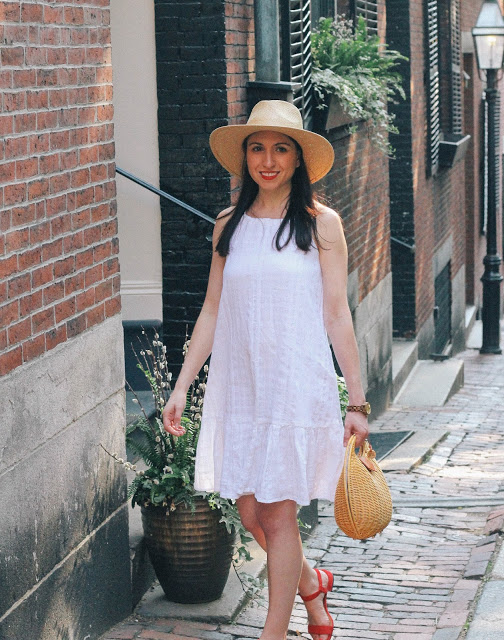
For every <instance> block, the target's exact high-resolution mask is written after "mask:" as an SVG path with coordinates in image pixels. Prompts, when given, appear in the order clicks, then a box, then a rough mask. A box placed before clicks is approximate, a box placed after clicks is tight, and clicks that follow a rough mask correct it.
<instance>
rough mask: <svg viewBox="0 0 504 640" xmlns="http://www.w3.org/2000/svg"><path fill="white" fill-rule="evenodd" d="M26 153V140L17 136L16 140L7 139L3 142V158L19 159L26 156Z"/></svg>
mask: <svg viewBox="0 0 504 640" xmlns="http://www.w3.org/2000/svg"><path fill="white" fill-rule="evenodd" d="M27 152H28V138H27V137H26V136H19V137H17V138H7V139H6V141H5V157H6V158H19V157H20V156H26V154H27Z"/></svg>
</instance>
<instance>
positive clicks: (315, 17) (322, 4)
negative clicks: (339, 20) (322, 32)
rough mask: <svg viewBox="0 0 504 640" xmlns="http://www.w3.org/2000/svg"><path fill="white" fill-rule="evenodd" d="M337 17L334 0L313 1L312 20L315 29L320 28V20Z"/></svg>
mask: <svg viewBox="0 0 504 640" xmlns="http://www.w3.org/2000/svg"><path fill="white" fill-rule="evenodd" d="M335 15H336V11H335V2H334V0H312V3H311V20H312V27H313V29H316V28H317V27H318V23H319V20H320V18H334V17H335Z"/></svg>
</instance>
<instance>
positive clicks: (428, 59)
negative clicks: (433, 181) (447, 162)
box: [425, 0, 441, 175]
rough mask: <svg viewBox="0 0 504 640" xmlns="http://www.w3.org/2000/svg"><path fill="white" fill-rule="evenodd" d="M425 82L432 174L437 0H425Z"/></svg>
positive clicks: (437, 132)
mask: <svg viewBox="0 0 504 640" xmlns="http://www.w3.org/2000/svg"><path fill="white" fill-rule="evenodd" d="M425 9H426V11H425V16H426V20H425V35H426V37H425V41H426V48H425V66H426V69H425V76H426V78H425V84H426V93H427V101H428V114H427V174H428V175H434V174H435V173H436V172H437V169H438V166H439V141H440V136H441V121H440V86H439V84H440V83H439V21H438V0H425Z"/></svg>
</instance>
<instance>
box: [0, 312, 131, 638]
mask: <svg viewBox="0 0 504 640" xmlns="http://www.w3.org/2000/svg"><path fill="white" fill-rule="evenodd" d="M123 358H124V356H123V340H122V326H121V318H120V316H119V315H117V316H114V317H113V318H110V319H108V320H107V321H105V322H104V323H102V324H100V325H97V326H95V327H93V328H92V329H90V330H89V331H85V332H84V333H82V334H80V335H79V336H77V337H76V338H74V339H73V340H70V341H68V342H65V343H62V344H61V345H59V346H58V347H56V348H55V349H53V350H52V351H50V352H48V353H46V354H44V355H43V356H41V357H40V358H38V359H36V360H34V361H32V362H30V363H28V364H27V365H24V366H23V367H19V368H18V369H16V370H14V371H13V373H12V374H9V375H7V376H5V377H4V378H3V379H0V416H1V417H2V418H1V420H2V424H1V429H0V512H1V513H2V518H1V521H0V603H1V604H0V637H1V638H2V640H19V638H37V639H38V640H60V639H61V640H63V638H65V639H68V638H75V639H77V638H87V639H88V640H92V639H94V638H98V637H99V635H100V634H101V633H103V631H104V630H105V629H107V628H108V627H110V626H111V625H112V624H113V623H114V622H116V621H117V620H120V619H122V618H124V617H125V616H126V615H128V614H129V613H130V611H131V578H130V561H129V549H128V516H127V508H126V506H125V505H124V501H125V489H126V479H125V475H124V472H123V471H122V468H121V467H120V466H119V465H117V464H116V463H114V461H113V460H112V459H111V458H110V456H108V455H107V454H106V453H105V451H104V450H103V449H102V448H101V447H100V444H103V445H104V446H105V447H106V448H107V449H108V450H109V451H111V452H112V451H114V452H117V453H118V454H120V455H121V454H124V428H125V393H124V359H123Z"/></svg>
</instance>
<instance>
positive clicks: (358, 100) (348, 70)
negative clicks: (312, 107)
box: [311, 17, 407, 155]
mask: <svg viewBox="0 0 504 640" xmlns="http://www.w3.org/2000/svg"><path fill="white" fill-rule="evenodd" d="M311 45H312V56H313V72H312V81H313V85H314V88H315V97H316V99H317V102H318V108H319V109H325V108H327V105H328V102H329V99H330V96H331V95H335V96H337V98H338V99H339V102H340V104H341V106H342V107H343V108H344V109H345V111H347V113H348V114H349V115H350V116H351V117H352V118H355V120H365V121H367V122H368V124H369V128H370V134H371V136H372V139H373V141H374V143H375V145H376V146H377V148H378V149H380V150H381V151H383V152H384V153H386V154H388V155H392V154H393V149H392V147H391V146H390V143H389V141H388V135H387V134H388V133H398V130H397V128H396V127H395V126H394V124H393V121H394V115H393V114H390V113H389V112H388V110H387V104H388V103H389V102H395V101H396V100H395V97H396V96H397V95H399V96H401V97H402V98H404V97H405V94H404V90H403V87H402V78H401V75H400V74H399V72H398V71H397V70H396V69H397V66H398V64H399V63H400V61H401V60H407V58H405V57H404V56H403V55H401V54H400V53H398V52H397V51H393V50H391V49H388V48H387V46H386V45H384V44H383V43H381V42H380V39H379V37H378V36H376V35H370V34H368V32H367V28H366V22H365V20H364V19H363V18H362V17H360V18H359V20H358V23H357V26H356V27H355V30H354V29H353V25H352V23H351V22H350V21H347V20H344V19H342V18H337V19H336V20H334V21H333V20H332V18H321V20H320V23H319V28H318V29H317V30H315V31H313V33H312V41H311Z"/></svg>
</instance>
